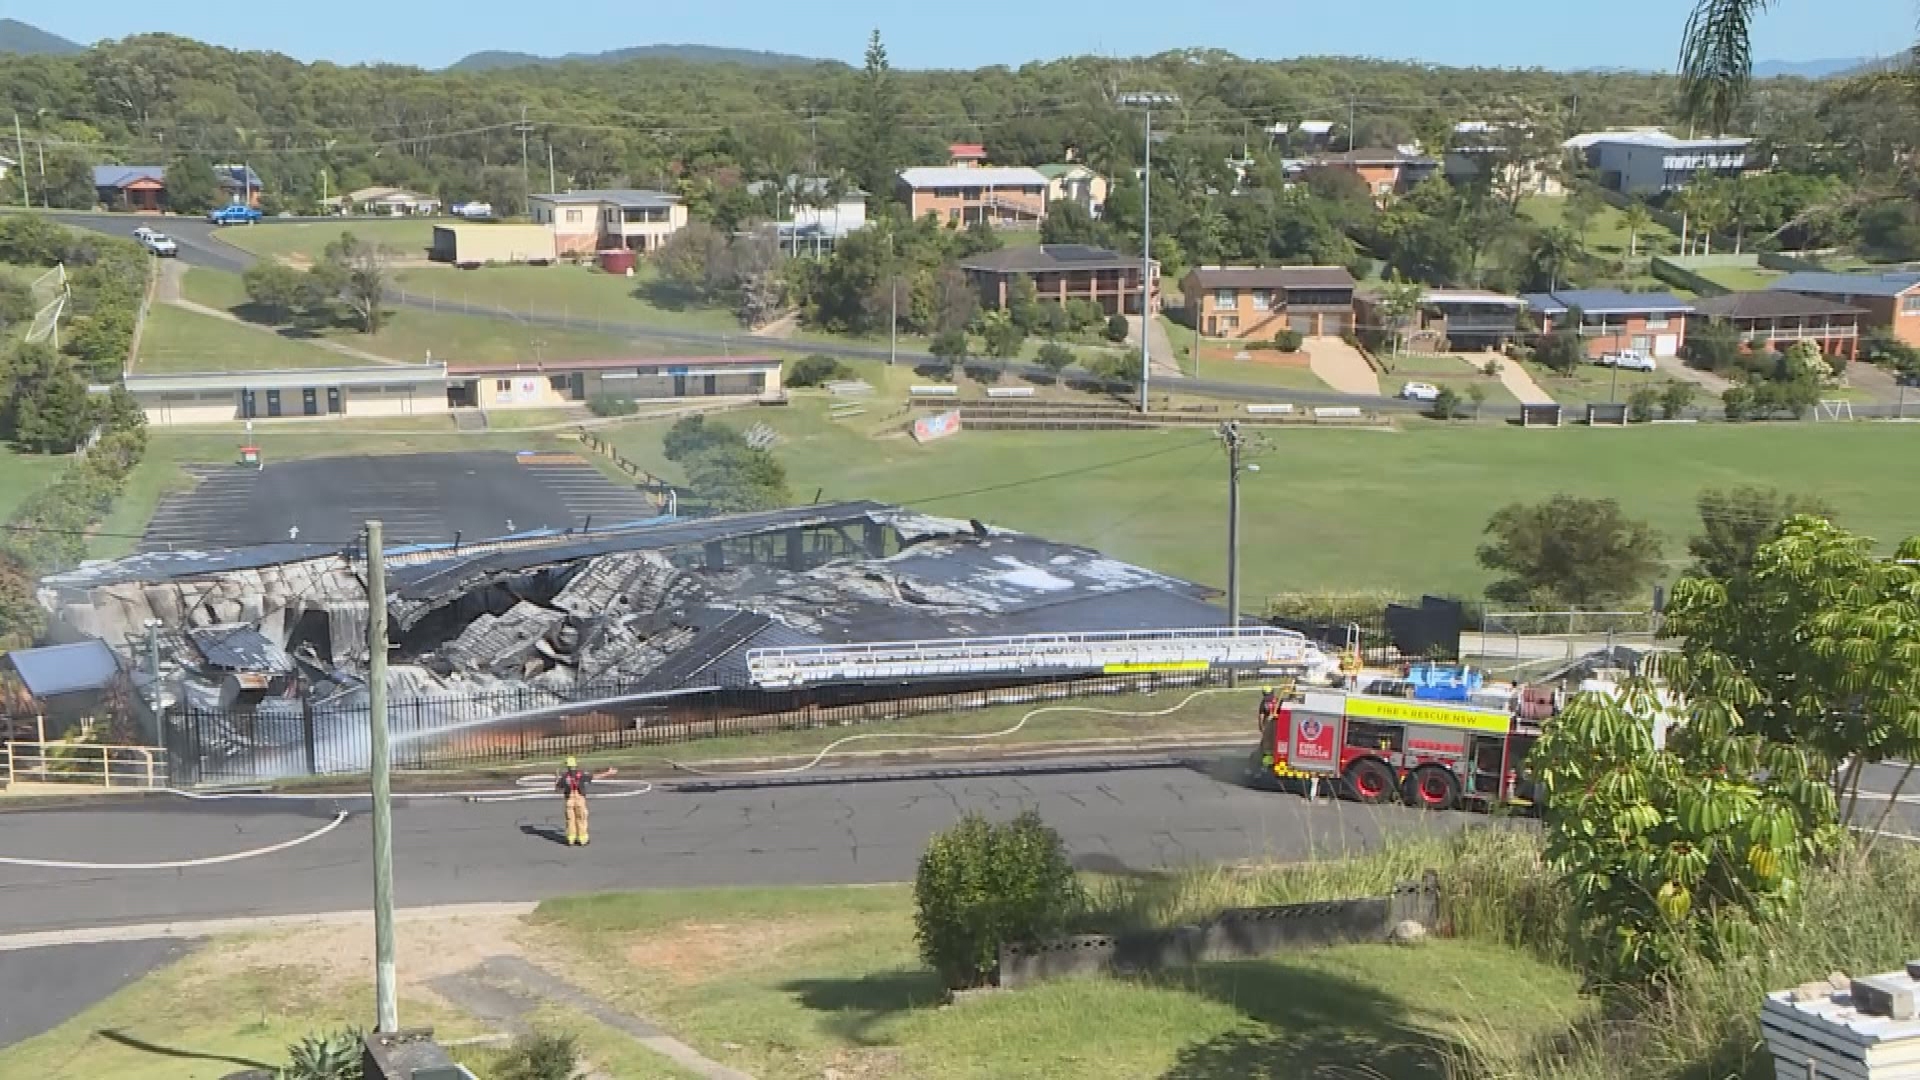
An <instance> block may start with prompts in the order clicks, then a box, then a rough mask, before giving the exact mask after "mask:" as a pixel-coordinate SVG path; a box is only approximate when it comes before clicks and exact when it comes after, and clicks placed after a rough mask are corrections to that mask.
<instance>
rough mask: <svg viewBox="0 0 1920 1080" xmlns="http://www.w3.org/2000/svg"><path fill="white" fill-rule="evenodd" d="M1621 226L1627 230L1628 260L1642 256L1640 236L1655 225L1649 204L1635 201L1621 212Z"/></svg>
mask: <svg viewBox="0 0 1920 1080" xmlns="http://www.w3.org/2000/svg"><path fill="white" fill-rule="evenodd" d="M1620 224H1621V225H1623V226H1625V227H1626V230H1627V258H1629V259H1632V258H1636V257H1637V256H1639V254H1640V234H1641V233H1643V232H1646V231H1647V227H1648V226H1650V225H1652V224H1653V213H1652V212H1651V211H1649V210H1648V209H1647V204H1645V203H1643V202H1641V201H1640V200H1638V199H1635V200H1634V201H1632V202H1630V203H1628V204H1627V208H1626V209H1625V210H1622V211H1620Z"/></svg>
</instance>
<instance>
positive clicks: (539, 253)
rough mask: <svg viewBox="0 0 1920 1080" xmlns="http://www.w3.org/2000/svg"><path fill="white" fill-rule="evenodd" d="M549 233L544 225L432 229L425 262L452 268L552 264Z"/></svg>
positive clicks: (483, 224)
mask: <svg viewBox="0 0 1920 1080" xmlns="http://www.w3.org/2000/svg"><path fill="white" fill-rule="evenodd" d="M553 240H554V237H553V230H551V229H549V228H547V227H546V226H544V225H497V224H491V223H466V224H459V225H435V226H434V227H433V246H432V247H431V248H429V249H428V251H427V258H429V259H432V260H433V261H434V262H443V263H452V264H454V265H455V266H482V265H485V264H487V263H533V264H535V265H537V266H545V265H546V264H547V263H550V262H552V261H553V260H554V243H553Z"/></svg>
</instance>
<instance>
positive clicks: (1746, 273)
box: [1694, 266, 1786, 292]
mask: <svg viewBox="0 0 1920 1080" xmlns="http://www.w3.org/2000/svg"><path fill="white" fill-rule="evenodd" d="M1694 273H1696V274H1699V275H1700V276H1701V277H1703V278H1706V279H1707V280H1708V281H1711V282H1713V283H1714V284H1715V285H1718V286H1720V287H1721V288H1723V289H1727V290H1729V291H1731V292H1751V291H1754V290H1758V289H1764V288H1766V287H1767V286H1769V285H1771V284H1773V283H1774V282H1776V281H1778V280H1780V279H1781V278H1782V277H1784V276H1786V275H1784V274H1782V273H1780V272H1779V271H1778V270H1764V269H1748V268H1746V267H1741V266H1709V267H1703V268H1700V269H1696V270H1694Z"/></svg>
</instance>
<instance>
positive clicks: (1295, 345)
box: [1273, 326, 1306, 353]
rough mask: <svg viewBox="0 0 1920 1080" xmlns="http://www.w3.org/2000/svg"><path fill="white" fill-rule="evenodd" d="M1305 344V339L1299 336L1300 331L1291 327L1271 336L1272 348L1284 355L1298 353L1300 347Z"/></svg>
mask: <svg viewBox="0 0 1920 1080" xmlns="http://www.w3.org/2000/svg"><path fill="white" fill-rule="evenodd" d="M1305 343H1306V339H1305V338H1303V337H1301V336H1300V331H1298V330H1295V329H1294V328H1293V327H1291V326H1289V327H1287V328H1286V329H1284V330H1282V331H1280V332H1279V333H1277V334H1275V335H1273V345H1274V348H1276V349H1279V350H1280V351H1281V352H1284V353H1293V352H1299V351H1300V346H1301V345H1303V344H1305Z"/></svg>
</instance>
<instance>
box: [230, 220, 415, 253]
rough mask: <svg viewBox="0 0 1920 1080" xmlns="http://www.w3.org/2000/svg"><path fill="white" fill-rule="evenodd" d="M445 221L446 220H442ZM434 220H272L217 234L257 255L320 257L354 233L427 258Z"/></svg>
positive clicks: (375, 242) (386, 245) (235, 227)
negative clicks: (346, 233)
mask: <svg viewBox="0 0 1920 1080" xmlns="http://www.w3.org/2000/svg"><path fill="white" fill-rule="evenodd" d="M441 223H442V224H445V222H444V221H442V222H441ZM433 226H434V222H433V221H431V220H424V219H405V218H403V219H398V220H393V221H368V220H364V219H353V220H347V219H342V220H340V221H298V222H293V221H289V222H270V223H265V224H260V225H247V226H238V225H236V226H232V227H229V228H225V229H221V230H219V231H217V232H216V233H214V235H215V236H217V237H219V238H220V239H221V240H224V241H226V242H227V243H229V244H232V245H233V246H234V247H237V248H239V249H240V250H242V251H247V252H251V253H253V254H255V255H275V256H282V257H284V256H289V255H292V256H299V257H301V258H306V259H314V258H318V257H319V256H320V254H321V252H323V251H325V250H326V248H327V245H328V244H330V243H332V242H334V241H335V240H338V239H339V238H340V234H341V233H343V232H350V233H352V234H354V235H355V236H357V237H359V238H360V239H362V240H365V241H368V242H369V243H374V244H380V245H382V246H385V247H389V248H392V249H393V250H394V251H395V252H396V253H397V254H399V255H400V256H401V257H403V258H425V257H426V253H427V247H428V246H429V245H431V244H432V243H433Z"/></svg>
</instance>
